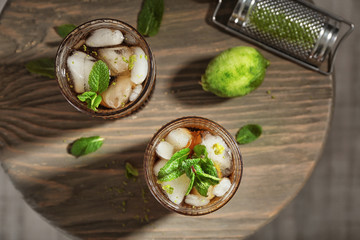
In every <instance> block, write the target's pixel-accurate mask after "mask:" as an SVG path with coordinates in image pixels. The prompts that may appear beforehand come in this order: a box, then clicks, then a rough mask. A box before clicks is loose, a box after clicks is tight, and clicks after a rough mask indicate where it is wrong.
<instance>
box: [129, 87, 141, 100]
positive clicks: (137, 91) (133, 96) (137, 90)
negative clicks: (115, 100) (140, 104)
mask: <svg viewBox="0 0 360 240" xmlns="http://www.w3.org/2000/svg"><path fill="white" fill-rule="evenodd" d="M141 90H142V85H141V84H138V85H136V86H135V87H134V89H133V90H132V92H131V94H130V98H129V100H130V101H131V102H132V101H135V100H136V99H137V98H138V97H139V95H140V93H141Z"/></svg>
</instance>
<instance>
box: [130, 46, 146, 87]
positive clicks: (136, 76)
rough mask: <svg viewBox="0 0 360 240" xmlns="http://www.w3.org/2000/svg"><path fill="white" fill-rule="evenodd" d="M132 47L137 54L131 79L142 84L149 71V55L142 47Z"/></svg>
mask: <svg viewBox="0 0 360 240" xmlns="http://www.w3.org/2000/svg"><path fill="white" fill-rule="evenodd" d="M131 49H132V50H133V52H134V55H135V56H136V60H135V61H134V67H133V68H132V69H131V81H133V83H135V84H140V83H142V82H143V81H144V80H145V78H146V76H147V73H148V62H147V56H146V55H145V53H144V51H143V50H142V49H141V48H140V47H132V48H131Z"/></svg>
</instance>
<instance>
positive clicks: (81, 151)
mask: <svg viewBox="0 0 360 240" xmlns="http://www.w3.org/2000/svg"><path fill="white" fill-rule="evenodd" d="M103 142H104V138H101V137H99V136H92V137H84V138H79V139H77V140H75V141H74V142H73V143H72V145H71V150H70V153H71V154H72V155H74V156H75V157H80V156H84V155H86V154H89V153H92V152H95V151H96V150H98V149H99V148H100V147H101V146H102V145H103Z"/></svg>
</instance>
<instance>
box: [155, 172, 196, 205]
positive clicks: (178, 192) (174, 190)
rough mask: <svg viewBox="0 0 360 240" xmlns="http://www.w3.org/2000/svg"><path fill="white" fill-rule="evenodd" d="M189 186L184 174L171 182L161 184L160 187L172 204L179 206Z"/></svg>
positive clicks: (188, 180)
mask: <svg viewBox="0 0 360 240" xmlns="http://www.w3.org/2000/svg"><path fill="white" fill-rule="evenodd" d="M189 184H190V179H189V178H188V177H187V176H186V174H183V175H181V176H180V177H178V178H176V179H174V180H172V181H169V182H162V183H161V186H162V187H163V189H164V190H165V192H166V194H167V196H168V198H169V199H170V200H171V201H172V202H173V203H175V204H180V203H181V202H182V201H183V199H184V197H185V194H186V191H187V189H188V187H189Z"/></svg>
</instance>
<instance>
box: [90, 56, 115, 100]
mask: <svg viewBox="0 0 360 240" xmlns="http://www.w3.org/2000/svg"><path fill="white" fill-rule="evenodd" d="M109 82H110V72H109V68H108V66H107V65H106V64H105V63H104V62H103V61H101V60H99V61H97V62H96V63H95V64H94V66H93V67H92V69H91V71H90V75H89V86H90V89H91V91H93V92H97V93H99V94H101V93H102V92H104V91H105V90H106V89H107V88H108V87H109Z"/></svg>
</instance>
